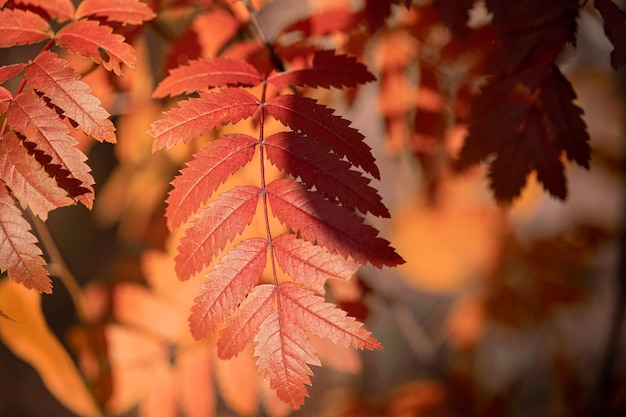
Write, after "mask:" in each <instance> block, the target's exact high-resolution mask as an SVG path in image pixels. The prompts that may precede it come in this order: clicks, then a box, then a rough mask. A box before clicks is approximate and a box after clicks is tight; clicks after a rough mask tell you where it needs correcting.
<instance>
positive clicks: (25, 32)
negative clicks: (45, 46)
mask: <svg viewBox="0 0 626 417" xmlns="http://www.w3.org/2000/svg"><path fill="white" fill-rule="evenodd" d="M0 33H2V36H0V48H8V47H11V46H15V45H26V44H29V43H36V42H39V41H43V40H45V39H48V38H50V37H51V36H52V34H53V32H52V28H51V27H50V25H48V22H46V21H45V20H44V19H43V18H42V17H41V16H39V15H37V14H35V13H31V12H28V11H24V10H11V9H3V10H0Z"/></svg>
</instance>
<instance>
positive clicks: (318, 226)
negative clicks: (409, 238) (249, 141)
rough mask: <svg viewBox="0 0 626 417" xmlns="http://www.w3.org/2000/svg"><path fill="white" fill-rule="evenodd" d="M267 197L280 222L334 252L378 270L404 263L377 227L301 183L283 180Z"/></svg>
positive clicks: (268, 186)
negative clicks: (367, 223) (380, 235)
mask: <svg viewBox="0 0 626 417" xmlns="http://www.w3.org/2000/svg"><path fill="white" fill-rule="evenodd" d="M267 194H268V197H269V201H270V205H271V207H272V212H273V213H274V215H275V216H276V217H277V218H278V220H280V221H281V222H282V223H284V224H286V225H287V226H288V227H290V228H291V229H292V230H294V231H295V232H299V233H301V234H302V236H303V237H304V238H305V239H307V240H309V241H310V242H317V243H319V244H320V245H322V246H324V247H325V248H327V249H328V250H329V251H331V253H334V252H339V253H340V254H341V255H343V256H344V257H346V258H347V257H349V256H350V257H352V259H354V261H356V262H358V263H360V264H361V265H365V264H366V263H367V262H370V263H371V264H372V265H374V266H375V267H377V268H382V267H383V266H384V265H387V266H395V265H399V264H401V263H404V260H403V259H402V257H401V256H400V255H398V254H397V253H396V252H395V250H394V249H393V248H392V247H391V246H390V245H389V242H388V241H387V240H385V239H382V238H380V237H377V235H378V231H377V230H376V229H375V228H373V227H372V226H369V225H366V224H364V223H363V219H362V218H360V217H358V216H356V215H355V214H354V213H353V212H351V211H350V210H348V209H346V208H345V207H341V206H338V205H336V204H333V203H332V202H329V201H328V200H325V199H324V198H323V197H322V196H321V195H320V194H319V193H317V192H313V191H307V190H306V189H305V188H304V187H303V186H302V185H301V184H300V183H298V182H296V181H294V180H292V179H279V180H276V181H273V182H271V183H270V184H268V185H267Z"/></svg>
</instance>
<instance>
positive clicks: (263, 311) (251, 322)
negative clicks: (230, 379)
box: [217, 284, 276, 359]
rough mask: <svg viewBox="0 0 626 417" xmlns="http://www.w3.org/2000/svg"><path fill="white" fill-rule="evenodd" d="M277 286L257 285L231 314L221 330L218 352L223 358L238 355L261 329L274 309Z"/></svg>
mask: <svg viewBox="0 0 626 417" xmlns="http://www.w3.org/2000/svg"><path fill="white" fill-rule="evenodd" d="M275 294H276V288H275V287H274V286H273V285H270V284H261V285H257V286H256V287H254V288H253V289H252V291H251V292H250V293H249V294H248V296H247V297H246V299H245V300H244V301H243V302H242V303H241V305H239V307H238V308H237V309H236V310H235V313H234V314H233V315H231V316H230V318H229V319H228V322H227V323H226V326H225V327H224V328H223V329H222V330H221V331H220V336H219V339H218V341H217V354H218V356H219V357H220V358H221V359H230V358H232V357H233V356H236V355H238V354H239V353H240V352H241V351H242V350H243V349H244V348H245V347H246V346H247V345H248V344H249V343H250V342H252V340H253V339H254V335H255V334H256V333H257V332H258V331H259V327H260V326H261V323H263V321H265V319H266V318H267V317H268V316H269V315H270V314H271V313H272V311H273V310H274V304H275V301H274V295H275Z"/></svg>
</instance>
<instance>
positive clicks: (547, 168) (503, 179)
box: [489, 108, 567, 204]
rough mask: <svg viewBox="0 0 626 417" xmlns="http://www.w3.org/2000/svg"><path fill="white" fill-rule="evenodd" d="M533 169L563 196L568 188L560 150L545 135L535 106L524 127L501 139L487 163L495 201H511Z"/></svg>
mask: <svg viewBox="0 0 626 417" xmlns="http://www.w3.org/2000/svg"><path fill="white" fill-rule="evenodd" d="M533 169H535V170H536V171H537V179H538V180H539V181H540V182H541V183H543V185H544V187H545V188H546V190H547V191H548V192H550V194H552V195H553V196H555V197H557V198H559V199H562V200H563V199H565V197H566V196H567V188H566V185H565V175H564V172H563V164H562V162H561V160H560V159H559V152H557V150H556V149H555V148H554V145H553V144H552V143H551V142H550V140H549V139H548V136H547V133H546V127H545V125H544V123H543V121H542V118H541V113H539V111H538V110H537V109H536V108H533V109H532V110H531V111H530V112H529V113H528V116H527V119H526V123H525V126H524V129H523V131H522V132H521V133H519V134H518V135H516V136H513V137H511V138H509V140H508V141H506V142H504V143H503V145H502V146H501V147H500V150H499V151H498V156H497V158H496V159H495V161H493V162H492V164H491V166H490V171H489V176H490V178H491V184H490V185H491V188H492V189H493V190H494V193H495V196H496V198H497V199H498V201H500V202H503V203H505V204H510V203H511V201H512V200H513V199H514V198H515V197H517V196H519V194H520V193H521V190H522V188H523V187H524V185H525V184H526V177H527V176H528V174H529V173H530V172H531V171H532V170H533Z"/></svg>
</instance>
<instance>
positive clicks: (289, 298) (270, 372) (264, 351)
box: [254, 282, 382, 409]
mask: <svg viewBox="0 0 626 417" xmlns="http://www.w3.org/2000/svg"><path fill="white" fill-rule="evenodd" d="M276 305H277V309H276V310H275V311H273V312H272V313H271V314H270V315H269V316H268V317H267V318H266V319H265V321H264V322H263V323H261V325H260V326H259V330H258V333H257V334H256V336H255V337H254V341H255V342H256V343H257V346H256V348H255V350H254V355H255V356H257V357H258V360H257V366H258V367H259V370H260V371H263V372H264V373H265V378H266V379H268V380H269V381H270V387H271V388H273V389H275V390H276V392H277V394H278V397H279V398H280V399H282V400H283V401H285V402H286V403H287V404H288V405H289V406H290V407H292V408H293V409H298V408H300V406H301V405H302V404H303V403H304V398H305V397H306V396H308V394H307V391H306V387H305V385H307V384H308V385H310V384H311V380H310V378H309V377H310V376H311V375H313V373H312V372H311V369H310V368H309V366H308V365H318V366H319V365H320V364H321V363H320V361H319V359H318V357H317V354H316V353H315V349H314V348H313V346H312V345H311V342H310V341H309V339H308V337H307V335H306V333H305V332H307V331H308V332H311V333H312V334H314V335H316V336H319V337H321V338H323V339H328V340H330V341H332V342H334V343H339V344H341V345H343V346H346V347H355V348H357V349H381V348H382V346H381V345H380V344H379V343H378V342H377V341H376V339H374V338H373V337H371V335H370V332H368V331H367V330H365V329H363V328H362V324H361V323H359V322H357V321H356V320H355V319H354V318H353V317H348V316H347V315H346V312H345V311H343V310H341V309H338V308H336V307H335V306H334V305H333V304H331V303H326V302H325V301H324V298H323V297H320V296H317V295H315V294H314V293H313V292H311V291H309V290H307V289H305V288H303V287H302V286H300V285H298V284H295V283H292V282H283V283H281V284H279V285H278V289H277V291H276Z"/></svg>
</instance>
